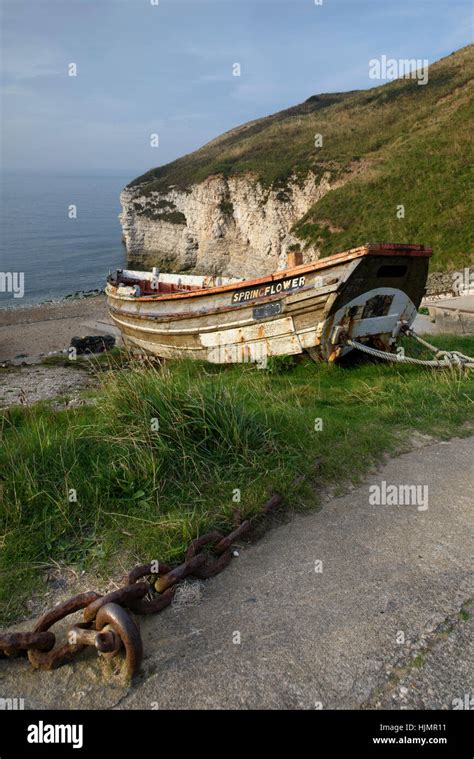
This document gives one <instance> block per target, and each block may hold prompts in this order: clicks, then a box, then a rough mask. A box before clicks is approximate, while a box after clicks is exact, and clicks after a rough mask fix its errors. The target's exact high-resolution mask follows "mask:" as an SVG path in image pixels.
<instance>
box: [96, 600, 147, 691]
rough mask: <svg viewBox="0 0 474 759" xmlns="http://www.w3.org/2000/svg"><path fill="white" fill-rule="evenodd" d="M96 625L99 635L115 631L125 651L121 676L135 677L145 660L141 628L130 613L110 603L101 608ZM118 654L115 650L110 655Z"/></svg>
mask: <svg viewBox="0 0 474 759" xmlns="http://www.w3.org/2000/svg"><path fill="white" fill-rule="evenodd" d="M95 625H96V629H97V631H98V632H99V633H103V634H109V633H110V632H111V631H113V632H114V633H115V634H116V635H117V636H118V638H119V639H120V641H121V644H122V645H123V647H124V649H125V660H124V663H123V665H122V669H121V674H122V673H123V674H125V675H126V676H127V677H133V675H134V674H135V673H136V672H137V671H138V669H139V668H140V665H141V662H142V658H143V644H142V638H141V634H140V628H139V627H138V625H137V623H136V622H135V620H133V619H132V617H131V616H130V614H129V613H128V611H126V610H125V609H124V608H123V607H122V606H119V605H118V604H115V603H108V604H106V605H105V606H101V608H100V609H99V611H98V612H97V617H96V620H95ZM116 653H117V651H115V650H114V651H112V652H110V653H109V654H108V655H109V656H110V655H115V654H116Z"/></svg>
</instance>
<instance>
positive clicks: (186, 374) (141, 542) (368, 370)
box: [0, 336, 474, 622]
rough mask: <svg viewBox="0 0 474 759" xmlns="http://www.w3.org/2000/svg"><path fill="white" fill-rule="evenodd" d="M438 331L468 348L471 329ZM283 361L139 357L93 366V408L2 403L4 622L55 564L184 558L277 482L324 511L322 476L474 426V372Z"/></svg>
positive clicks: (0, 571)
mask: <svg viewBox="0 0 474 759" xmlns="http://www.w3.org/2000/svg"><path fill="white" fill-rule="evenodd" d="M433 342H437V344H439V345H440V346H443V347H445V348H447V349H458V350H461V351H462V352H463V353H466V354H473V353H474V338H472V337H464V338H455V337H449V338H448V337H447V336H444V337H443V338H439V339H438V338H433ZM289 363H290V364H291V371H286V369H287V368H290V366H288V367H287V366H286V360H285V359H282V360H279V361H278V362H275V366H277V365H283V367H284V368H285V371H270V372H269V371H265V370H262V369H258V368H256V367H251V366H248V365H241V366H213V365H209V364H201V363H199V362H194V363H188V362H181V363H180V362H169V363H168V364H167V367H166V368H165V369H156V368H151V367H137V366H134V365H133V364H132V365H130V366H128V367H127V368H115V369H114V370H113V371H105V372H104V371H100V372H99V373H98V379H99V382H100V387H99V389H98V391H97V394H96V403H95V404H94V405H85V406H80V407H77V408H73V409H69V410H61V411H52V410H51V408H50V407H49V406H48V404H46V403H40V404H36V405H34V406H31V407H13V408H10V409H9V410H6V411H4V412H3V415H2V417H1V430H0V431H1V435H2V445H1V448H0V469H1V473H2V474H1V483H0V484H1V486H2V487H1V496H2V497H1V501H0V541H1V543H0V545H1V551H0V603H1V604H2V611H1V619H2V621H3V622H4V621H6V620H7V619H11V618H13V617H15V616H18V614H19V613H20V612H21V610H22V604H23V603H24V600H25V598H26V597H28V596H30V595H31V592H32V591H34V590H35V589H37V590H41V589H42V588H43V587H44V573H45V569H46V568H47V567H51V565H52V564H53V563H56V562H57V563H60V564H68V565H74V566H75V567H77V568H78V569H82V568H84V569H91V568H92V569H93V571H94V572H95V573H99V574H104V575H105V574H107V573H109V572H110V569H111V568H113V567H116V566H117V565H120V566H121V567H123V568H129V567H131V566H133V564H134V563H135V562H140V563H141V562H143V561H150V560H152V559H158V560H161V561H171V562H178V561H180V560H181V559H182V558H183V555H184V551H185V548H186V546H187V544H188V543H189V541H190V540H192V539H193V538H195V537H196V536H197V535H199V534H203V533H204V532H205V531H207V530H209V529H211V528H218V529H223V530H228V529H231V527H232V525H233V515H234V510H235V508H239V510H241V512H242V515H243V517H244V518H245V517H248V516H251V515H253V514H255V513H257V512H258V511H259V510H260V508H261V506H262V505H263V503H264V502H265V500H266V498H267V497H268V496H269V494H270V493H271V492H272V491H277V492H281V493H282V494H283V495H286V496H288V504H289V505H290V506H291V507H297V508H314V507H315V505H317V503H318V502H317V495H316V494H317V492H318V491H319V490H321V488H322V487H324V486H325V485H327V484H329V483H338V484H339V485H340V484H341V483H342V484H343V483H346V482H347V480H348V478H349V479H351V480H353V481H354V482H357V480H358V479H359V478H360V477H361V476H362V475H364V474H365V473H366V472H367V470H368V469H369V467H371V466H372V465H373V464H374V463H377V462H379V461H380V460H381V459H382V457H383V456H384V455H385V453H386V452H393V451H397V450H400V449H403V448H406V447H407V445H408V444H407V439H409V438H410V435H411V432H412V431H413V430H417V431H419V432H422V433H425V434H426V433H427V434H431V435H436V436H439V437H441V438H447V437H449V436H452V435H454V434H469V432H470V431H472V429H473V426H474V378H473V377H472V373H471V375H467V374H466V375H461V374H459V373H452V372H447V371H446V372H444V371H443V372H437V373H434V372H428V371H426V370H424V369H422V368H419V367H414V366H406V367H393V366H388V365H385V364H370V363H365V364H360V365H357V366H354V367H352V368H350V369H347V368H346V369H344V368H342V367H340V366H334V365H328V364H318V365H316V364H314V363H313V362H311V361H309V360H306V359H304V358H303V359H301V360H296V361H295V360H294V359H291V361H290V362H289ZM316 419H320V420H322V426H321V425H315V420H316ZM295 480H298V481H299V482H300V484H298V485H295ZM236 493H239V494H240V502H238V503H237V502H236V500H235V496H236ZM12 589H14V591H15V592H12Z"/></svg>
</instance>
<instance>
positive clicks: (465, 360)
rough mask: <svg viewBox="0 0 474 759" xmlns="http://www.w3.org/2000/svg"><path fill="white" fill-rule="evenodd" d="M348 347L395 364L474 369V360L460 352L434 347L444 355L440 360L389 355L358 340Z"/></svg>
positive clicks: (350, 341)
mask: <svg viewBox="0 0 474 759" xmlns="http://www.w3.org/2000/svg"><path fill="white" fill-rule="evenodd" d="M420 339H421V338H420ZM346 345H350V347H351V348H356V349H357V350H359V351H361V352H362V353H367V354H368V355H369V356H375V357H376V358H380V359H382V360H383V361H390V362H392V363H394V364H413V365H415V366H427V367H430V368H432V369H450V368H453V367H454V368H463V367H465V368H468V369H474V358H470V357H469V356H464V355H463V354H462V353H459V352H458V351H452V352H449V351H438V349H437V348H434V346H430V347H431V348H434V350H435V351H436V352H437V354H442V355H440V356H439V358H435V359H431V360H424V359H420V358H412V357H411V356H404V355H403V354H400V353H388V352H387V351H382V350H379V349H378V348H371V347H370V346H369V345H364V344H363V343H359V342H357V341H356V340H351V339H348V340H346Z"/></svg>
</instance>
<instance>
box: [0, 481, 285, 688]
mask: <svg viewBox="0 0 474 759" xmlns="http://www.w3.org/2000/svg"><path fill="white" fill-rule="evenodd" d="M282 501H283V498H282V497H281V496H280V495H273V496H272V497H271V498H270V499H269V500H268V501H267V502H266V504H265V505H264V507H263V509H262V510H261V512H260V513H259V514H257V515H256V516H255V517H253V518H252V519H247V520H245V521H243V522H242V521H241V518H240V514H236V521H237V523H238V524H237V525H236V527H235V528H234V529H233V530H232V531H231V532H230V533H228V534H227V535H223V534H222V533H220V532H218V531H217V530H213V531H212V532H209V533H207V534H206V535H202V536H201V537H199V538H196V539H195V540H192V541H191V543H190V544H189V546H188V548H187V551H186V553H185V558H184V562H183V563H182V564H180V565H179V566H177V567H171V566H169V565H168V564H164V563H161V562H158V561H153V562H149V563H148V564H140V565H139V566H136V567H134V568H133V569H132V570H131V571H130V572H129V573H128V574H127V576H126V578H125V584H124V585H123V587H121V588H119V589H118V590H114V591H112V592H111V593H107V594H106V595H104V596H101V595H100V594H99V593H96V592H95V591H89V592H87V593H80V594H79V595H76V596H74V597H73V598H69V599H68V600H67V601H64V602H63V603H61V604H59V605H58V606H56V607H55V608H54V609H51V610H50V611H47V612H46V613H45V614H43V615H42V616H41V617H40V618H39V619H38V621H37V622H36V624H35V626H34V628H33V630H32V631H31V632H13V633H0V657H5V656H6V657H11V656H15V655H20V654H25V653H26V655H27V656H28V659H29V661H30V663H31V665H32V666H33V667H34V668H35V669H56V667H60V666H61V665H62V664H65V663H67V662H70V661H72V660H73V659H74V658H75V657H76V656H77V655H78V654H80V653H81V652H82V651H84V649H85V648H86V647H88V646H89V647H90V646H92V647H94V648H95V649H96V650H97V653H98V655H99V656H103V657H107V658H110V657H114V656H117V654H119V653H122V654H123V663H122V666H121V670H120V671H121V673H122V674H123V675H124V676H126V677H133V675H134V674H135V673H136V672H137V671H138V670H139V668H140V664H141V661H142V657H143V646H142V639H141V634H140V628H139V626H138V624H137V621H136V620H135V618H134V616H132V614H133V615H145V614H156V613H158V612H160V611H162V610H163V609H165V608H166V607H167V606H169V605H170V604H171V602H172V600H173V597H174V594H175V592H176V589H177V588H178V586H179V583H180V582H182V581H183V580H184V579H185V578H186V577H190V576H193V577H197V578H198V579H201V580H204V579H208V578H209V577H214V575H217V574H218V573H219V572H222V570H223V569H225V567H227V566H228V565H229V564H230V562H231V560H232V556H233V546H234V545H235V543H236V542H237V541H238V540H240V539H241V538H243V537H244V536H245V535H247V534H248V533H249V532H250V530H251V528H252V526H253V524H254V522H255V521H256V520H257V519H259V518H260V517H262V516H266V515H267V514H269V513H270V512H271V511H272V510H274V509H275V508H276V507H277V506H279V505H280V504H281V503H282ZM202 549H205V551H204V552H203V551H202ZM78 611H82V618H83V621H82V622H79V623H77V624H75V625H73V626H72V627H71V628H69V630H68V633H67V641H66V643H63V645H58V646H56V635H55V634H54V633H53V632H51V631H50V628H51V627H52V626H53V625H54V624H56V622H59V621H60V620H61V619H65V618H66V617H68V616H70V615H71V614H74V613H76V612H78Z"/></svg>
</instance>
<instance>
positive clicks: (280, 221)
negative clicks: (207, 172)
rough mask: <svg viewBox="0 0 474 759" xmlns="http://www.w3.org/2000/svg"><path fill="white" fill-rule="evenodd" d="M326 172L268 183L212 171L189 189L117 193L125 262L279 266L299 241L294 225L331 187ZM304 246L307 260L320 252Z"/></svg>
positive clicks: (231, 268)
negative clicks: (268, 185)
mask: <svg viewBox="0 0 474 759" xmlns="http://www.w3.org/2000/svg"><path fill="white" fill-rule="evenodd" d="M340 183H341V181H340V180H339V182H338V183H333V184H332V185H331V184H330V174H329V173H328V174H324V175H323V176H322V178H321V177H319V178H316V177H315V175H314V174H312V173H309V174H308V175H307V176H306V179H305V180H304V181H303V182H301V181H300V182H299V183H298V182H297V181H296V180H294V181H290V182H288V184H287V186H286V187H285V188H284V189H283V190H282V189H277V188H271V189H269V188H265V187H263V186H262V185H261V184H260V183H259V182H258V180H257V179H256V178H255V177H253V176H252V175H248V174H247V175H239V176H235V177H229V178H224V177H223V176H221V175H219V176H215V175H214V176H210V177H208V178H207V179H206V180H205V181H203V182H200V183H199V184H195V185H192V186H191V187H190V188H187V189H186V190H178V189H175V188H173V187H170V188H169V190H168V191H167V192H165V193H163V192H160V193H158V192H152V193H149V192H148V193H146V194H144V189H145V185H135V186H132V187H127V188H125V189H124V190H123V192H122V194H121V203H122V209H123V210H122V213H121V215H120V220H121V224H122V229H123V239H124V242H125V245H126V247H127V258H128V265H129V267H130V268H145V269H149V268H151V267H152V266H159V267H161V268H162V269H163V270H164V271H165V270H168V271H188V272H189V271H192V272H196V273H200V274H222V275H224V276H243V277H251V276H258V275H261V274H266V273H268V272H270V271H274V270H276V269H280V268H284V266H285V264H286V257H287V253H288V250H289V248H290V247H291V246H295V245H297V244H298V243H299V241H298V239H297V238H296V237H295V236H294V235H293V234H292V233H291V228H292V226H293V224H294V223H295V222H296V221H298V220H299V219H301V217H302V216H303V215H304V214H305V213H306V211H307V210H308V208H309V207H310V206H311V205H312V204H313V203H315V202H316V201H317V200H319V199H320V198H321V197H323V195H325V194H326V193H327V192H328V191H329V190H330V189H331V187H335V186H336V184H340ZM318 256H319V251H318V250H317V249H315V248H307V249H305V252H304V260H305V261H309V260H313V259H315V258H318Z"/></svg>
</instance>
